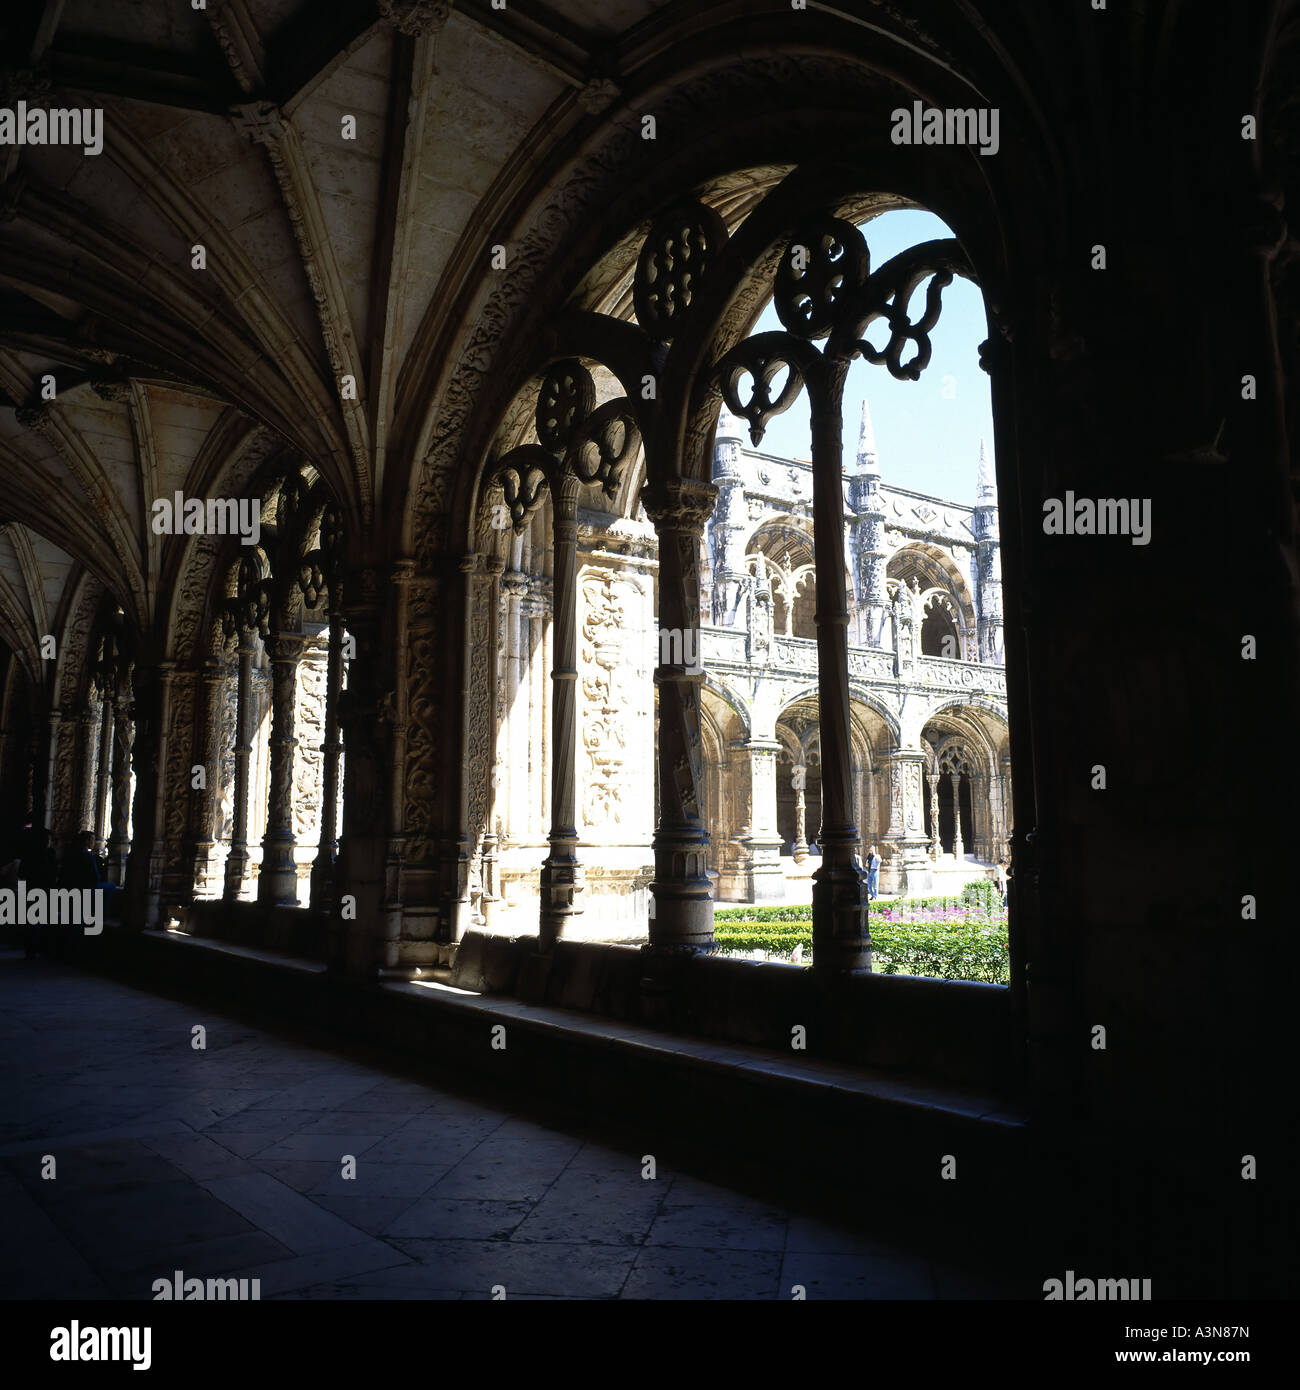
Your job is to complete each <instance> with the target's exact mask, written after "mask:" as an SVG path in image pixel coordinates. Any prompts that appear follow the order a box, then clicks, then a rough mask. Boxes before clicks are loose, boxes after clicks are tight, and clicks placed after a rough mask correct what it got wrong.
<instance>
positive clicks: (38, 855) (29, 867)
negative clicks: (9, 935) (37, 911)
mask: <svg viewBox="0 0 1300 1390" xmlns="http://www.w3.org/2000/svg"><path fill="white" fill-rule="evenodd" d="M49 839H50V837H49V831H47V830H46V829H45V827H44V826H43V825H33V824H32V823H31V822H30V821H29V822H28V823H27V825H25V826H24V827H23V833H22V835H21V836H20V844H19V852H18V882H19V884H20V885H21V891H22V892H23V893H29V892H31V890H32V889H33V888H39V889H41V891H42V892H45V893H48V892H49V890H50V889H51V888H53V887H54V880H55V877H56V871H55V864H54V851H53V850H52V849H51V848H50V843H49ZM43 930H48V929H47V928H42V927H41V926H40V925H39V924H36V925H33V924H32V923H31V922H28V923H27V925H26V926H25V927H24V928H23V948H24V950H25V951H26V952H27V955H28V957H29V958H30V957H32V956H34V955H35V954H36V953H37V951H39V950H42V949H43V950H44V951H45V952H46V954H49V951H50V947H49V944H48V938H46V939H42V937H41V932H42V931H43Z"/></svg>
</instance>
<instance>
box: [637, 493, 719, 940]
mask: <svg viewBox="0 0 1300 1390" xmlns="http://www.w3.org/2000/svg"><path fill="white" fill-rule="evenodd" d="M716 495H717V490H716V489H715V488H714V487H713V486H712V484H708V483H696V482H688V481H686V480H685V479H671V480H669V481H667V482H663V483H657V484H653V485H652V484H647V485H646V487H645V489H644V490H643V492H642V495H641V501H642V505H643V506H644V507H645V511H646V515H647V516H648V517H649V518H650V520H651V521H652V522H654V525H655V530H656V531H657V532H658V535H659V614H658V618H659V624H658V626H659V631H660V633H663V632H665V631H669V632H673V631H676V632H680V633H681V634H682V640H681V641H680V642H679V643H672V642H669V643H667V644H666V645H667V646H668V647H669V650H668V651H667V652H665V651H663V650H662V649H661V650H660V652H659V662H660V664H659V666H658V667H657V668H656V670H655V684H656V685H657V686H658V687H659V764H658V772H659V776H658V783H659V824H658V826H657V827H656V829H655V834H654V856H655V877H654V882H653V883H652V884H651V885H650V891H651V892H652V893H653V894H654V899H655V902H654V907H655V912H654V916H653V917H652V918H651V921H650V945H651V947H652V948H657V949H695V948H699V947H711V946H712V944H713V903H712V901H711V898H710V894H711V885H710V883H709V876H708V852H709V835H708V831H707V829H706V828H705V825H704V820H703V815H702V804H703V773H702V767H701V743H700V686H701V685H702V684H703V681H704V672H703V670H702V669H700V667H698V666H696V665H693V664H692V665H689V666H688V665H687V664H686V661H687V657H688V647H689V652H690V653H694V652H696V651H698V650H699V647H698V639H697V640H696V642H695V643H688V642H687V641H686V634H687V633H688V632H691V633H694V632H696V631H697V630H698V628H699V623H700V559H699V556H700V537H701V536H702V535H703V532H704V523H705V521H706V520H707V519H708V516H709V513H710V511H711V510H712V507H713V500H714V498H715V496H716ZM666 655H667V656H673V655H676V656H677V657H678V658H679V661H678V663H677V664H669V663H665V662H664V657H665V656H666Z"/></svg>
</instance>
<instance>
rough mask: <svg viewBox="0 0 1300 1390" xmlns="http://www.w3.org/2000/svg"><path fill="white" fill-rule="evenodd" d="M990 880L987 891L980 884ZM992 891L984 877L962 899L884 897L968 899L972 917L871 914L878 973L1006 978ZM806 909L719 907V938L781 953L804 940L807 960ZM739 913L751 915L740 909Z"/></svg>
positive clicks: (953, 902)
mask: <svg viewBox="0 0 1300 1390" xmlns="http://www.w3.org/2000/svg"><path fill="white" fill-rule="evenodd" d="M985 888H987V889H988V890H989V891H988V892H987V893H985V892H983V891H981V890H984V889H985ZM971 889H974V890H976V891H975V892H971V891H970V890H971ZM963 899H964V901H963ZM990 899H993V900H996V894H995V890H994V887H993V884H991V883H989V884H987V885H986V884H982V883H979V884H970V885H968V888H967V892H966V893H964V894H963V895H962V899H958V898H909V899H906V900H896V901H895V902H894V903H890V904H884V906H894V907H901V908H902V909H903V910H904V911H906V910H908V909H912V908H915V909H918V910H921V911H929V910H943V909H952V908H956V907H968V908H970V917H969V918H968V919H967V920H965V921H954V922H891V921H888V920H881V919H877V920H875V921H873V922H872V923H871V943H872V969H873V970H874V971H875V972H876V973H877V974H880V975H927V976H929V977H931V978H932V979H937V980H978V981H982V982H984V983H986V984H994V985H1005V984H1009V983H1010V972H1009V969H1008V961H1007V930H1006V922H1005V919H1003V918H1001V914H1000V913H999V914H998V915H997V916H994V915H993V914H992V912H991V911H990V910H989V908H991V907H992V902H989V900H990ZM986 902H989V907H987V908H986V907H985V903H986ZM872 907H873V908H874V907H875V904H874V903H873V904H872ZM808 912H809V909H808V907H807V906H806V905H805V906H803V907H798V906H794V907H776V908H735V909H728V910H725V911H722V912H718V913H716V914H715V921H714V928H713V934H714V940H715V941H716V942H717V944H718V947H719V948H720V949H721V950H723V951H744V952H749V951H754V950H763V951H767V952H769V953H771V954H775V955H781V956H788V955H789V954H790V953H791V952H792V951H793V950H794V948H795V947H796V946H798V945H800V944H802V945H803V948H804V960H805V961H810V960H811V958H812V920H811V918H810V917H809V916H808ZM742 913H744V914H748V917H747V918H746V917H742V916H741V915H740V914H742Z"/></svg>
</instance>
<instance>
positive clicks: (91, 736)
mask: <svg viewBox="0 0 1300 1390" xmlns="http://www.w3.org/2000/svg"><path fill="white" fill-rule="evenodd" d="M102 719H103V713H102V710H101V708H100V704H99V702H98V701H95V702H94V703H93V704H89V705H87V706H86V708H85V709H84V710H83V711H82V713H81V716H80V723H81V748H80V755H79V758H78V764H79V766H80V768H81V776H80V779H79V780H78V783H77V827H76V828H77V829H78V830H79V831H80V830H93V829H94V828H95V788H96V785H97V784H98V780H99V779H98V777H97V775H96V771H97V770H96V767H95V763H96V760H97V758H98V757H99V732H100V725H101V723H102Z"/></svg>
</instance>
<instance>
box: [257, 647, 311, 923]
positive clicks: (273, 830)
mask: <svg viewBox="0 0 1300 1390" xmlns="http://www.w3.org/2000/svg"><path fill="white" fill-rule="evenodd" d="M302 648H303V637H302V634H301V633H298V632H276V633H272V634H271V636H270V637H269V638H267V640H266V651H267V655H268V656H269V657H270V659H271V738H270V763H271V770H270V783H271V784H270V796H269V799H268V802H267V820H266V834H265V835H264V836H263V837H262V870H261V874H260V875H259V877H258V881H257V896H258V901H259V902H261V903H263V904H265V905H268V906H276V907H297V906H298V869H297V866H296V864H295V863H294V857H293V851H294V848H295V846H296V844H297V841H296V840H295V838H294V833H293V750H294V749H295V748H296V747H297V746H298V740H297V739H296V738H295V737H294V702H295V697H296V695H297V678H296V677H297V670H298V659H299V657H300V656H301V655H302Z"/></svg>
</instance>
